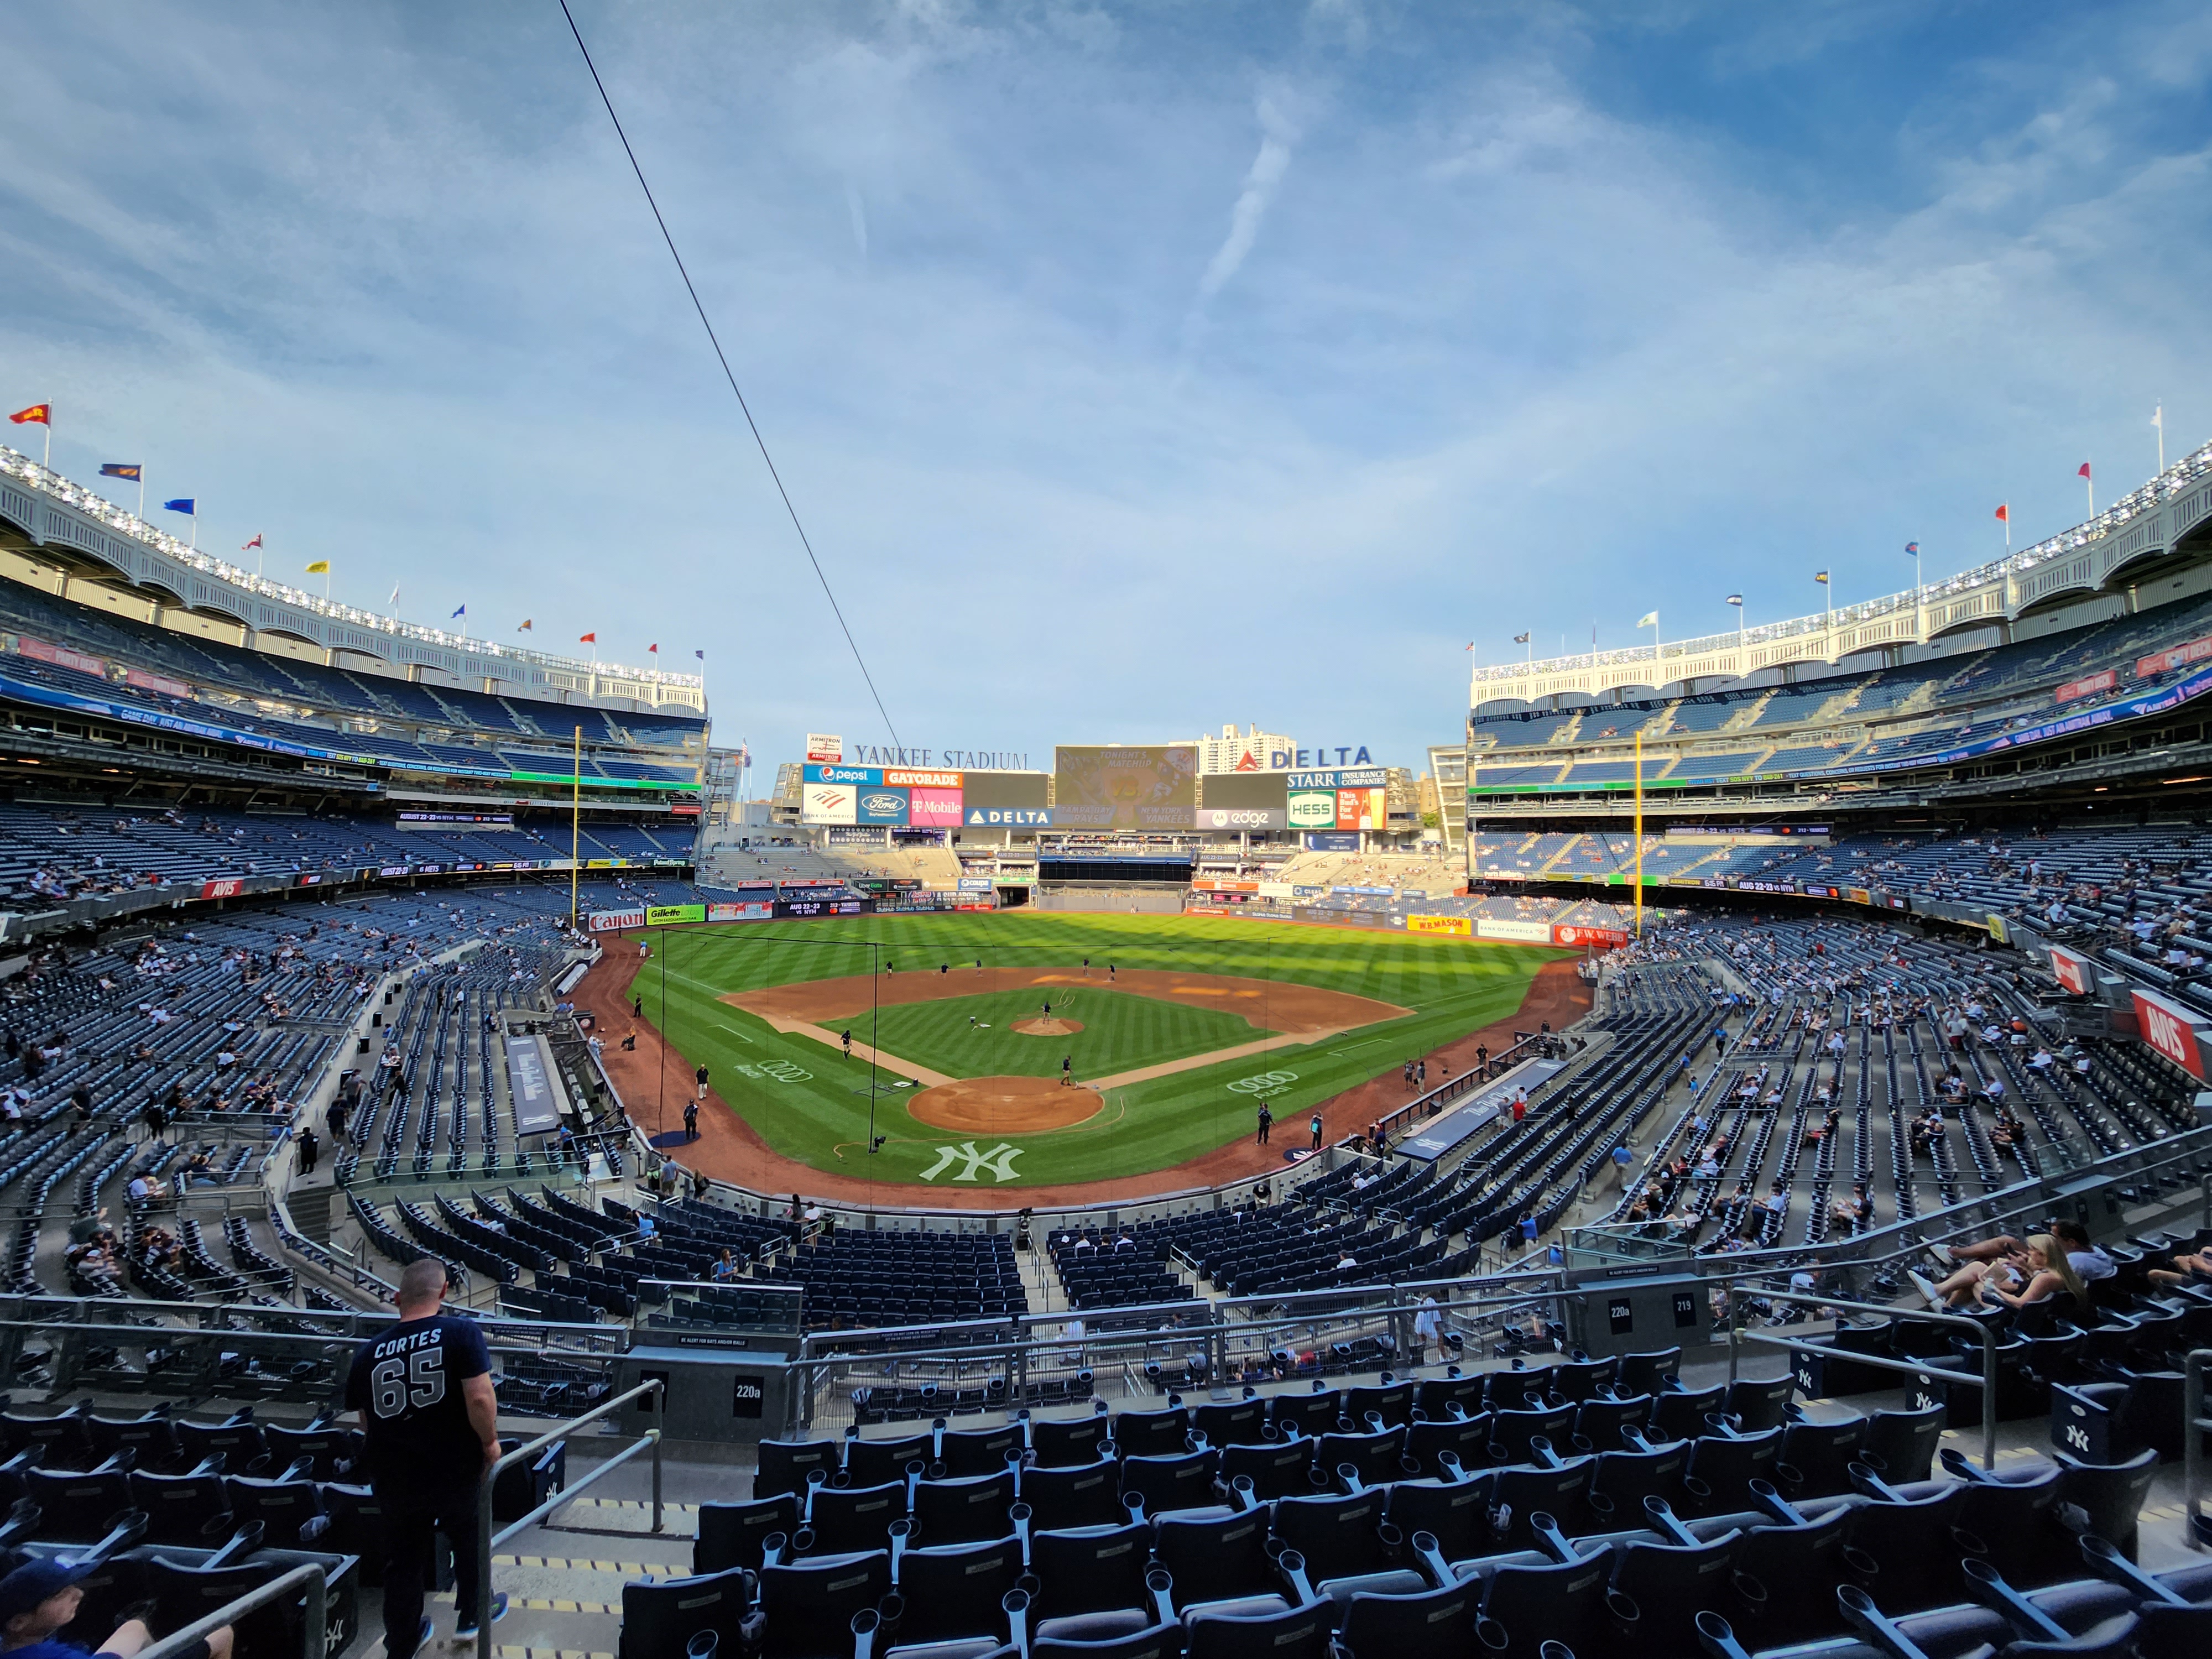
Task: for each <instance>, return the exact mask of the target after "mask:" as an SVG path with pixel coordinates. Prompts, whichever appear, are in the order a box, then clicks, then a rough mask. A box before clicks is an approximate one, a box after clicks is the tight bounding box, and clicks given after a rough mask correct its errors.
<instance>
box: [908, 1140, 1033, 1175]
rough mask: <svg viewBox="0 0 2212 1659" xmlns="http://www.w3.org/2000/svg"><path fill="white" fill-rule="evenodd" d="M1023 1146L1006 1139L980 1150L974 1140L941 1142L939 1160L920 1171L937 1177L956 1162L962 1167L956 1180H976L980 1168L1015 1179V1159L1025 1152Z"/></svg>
mask: <svg viewBox="0 0 2212 1659" xmlns="http://www.w3.org/2000/svg"><path fill="white" fill-rule="evenodd" d="M1023 1150H1024V1149H1023V1148H1021V1147H1019V1146H1010V1145H1009V1144H1007V1143H1006V1141H1003V1140H1002V1141H1000V1143H999V1144H998V1145H997V1146H994V1147H992V1148H991V1150H990V1151H988V1152H977V1151H976V1150H975V1142H974V1141H972V1140H963V1141H962V1142H961V1143H960V1144H959V1145H958V1146H939V1148H938V1149H937V1162H936V1163H934V1164H931V1165H930V1166H929V1167H928V1168H927V1170H923V1171H922V1172H921V1178H922V1179H923V1180H924V1181H934V1180H936V1179H937V1177H938V1176H940V1175H943V1174H944V1173H945V1170H949V1169H951V1167H952V1166H953V1165H954V1164H959V1165H960V1166H961V1169H960V1173H959V1174H958V1175H957V1176H953V1177H952V1178H953V1179H954V1180H955V1181H973V1180H975V1177H976V1175H977V1172H978V1171H980V1170H989V1171H990V1172H991V1174H992V1176H993V1177H994V1179H996V1180H999V1181H1012V1180H1013V1179H1015V1175H1014V1160H1015V1159H1016V1158H1019V1157H1020V1156H1021V1155H1022V1152H1023Z"/></svg>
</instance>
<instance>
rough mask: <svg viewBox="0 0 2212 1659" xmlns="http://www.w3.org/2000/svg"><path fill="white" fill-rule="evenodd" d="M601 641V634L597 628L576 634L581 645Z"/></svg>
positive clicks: (595, 643)
mask: <svg viewBox="0 0 2212 1659" xmlns="http://www.w3.org/2000/svg"><path fill="white" fill-rule="evenodd" d="M576 643H577V644H579V645H597V644H598V643H599V632H598V630H597V629H594V630H593V631H592V632H591V633H589V634H579V635H576Z"/></svg>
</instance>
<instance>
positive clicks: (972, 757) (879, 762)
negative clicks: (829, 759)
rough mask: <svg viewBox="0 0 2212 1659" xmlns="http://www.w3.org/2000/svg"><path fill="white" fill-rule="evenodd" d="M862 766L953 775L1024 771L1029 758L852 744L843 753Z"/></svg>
mask: <svg viewBox="0 0 2212 1659" xmlns="http://www.w3.org/2000/svg"><path fill="white" fill-rule="evenodd" d="M845 758H846V759H847V760H848V761H857V762H858V763H860V764H861V765H862V766H941V767H944V768H945V769H947V770H950V771H954V772H1026V771H1028V770H1029V769H1030V757H1028V756H1027V755H1025V754H1018V753H1016V752H1015V751H1014V750H1011V749H900V748H896V747H893V746H892V745H890V744H872V743H856V744H853V745H852V746H851V747H850V748H849V749H848V750H847V751H846V753H845Z"/></svg>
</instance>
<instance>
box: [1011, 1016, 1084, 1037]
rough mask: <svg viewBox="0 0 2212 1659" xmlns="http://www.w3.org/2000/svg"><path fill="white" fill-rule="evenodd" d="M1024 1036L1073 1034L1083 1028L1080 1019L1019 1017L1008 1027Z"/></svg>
mask: <svg viewBox="0 0 2212 1659" xmlns="http://www.w3.org/2000/svg"><path fill="white" fill-rule="evenodd" d="M1007 1029H1008V1030H1014V1031H1019V1032H1020V1033H1021V1034H1022V1035H1023V1036H1074V1035H1075V1034H1076V1033H1077V1032H1078V1031H1079V1030H1082V1029H1083V1022H1082V1021H1081V1020H1079V1019H1059V1018H1054V1019H1018V1020H1016V1021H1015V1022H1014V1023H1013V1024H1012V1025H1011V1026H1009V1027H1008V1028H1007Z"/></svg>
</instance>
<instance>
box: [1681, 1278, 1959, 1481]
mask: <svg viewBox="0 0 2212 1659" xmlns="http://www.w3.org/2000/svg"><path fill="white" fill-rule="evenodd" d="M1724 1288H1725V1289H1726V1291H1727V1292H1728V1298H1729V1301H1728V1314H1729V1382H1730V1383H1734V1382H1735V1375H1736V1360H1737V1357H1738V1354H1739V1352H1740V1346H1739V1345H1740V1344H1741V1342H1742V1341H1743V1340H1745V1339H1747V1338H1748V1339H1749V1340H1752V1341H1753V1342H1760V1343H1764V1344H1765V1345H1766V1346H1769V1347H1773V1348H1783V1349H1786V1350H1788V1351H1789V1352H1792V1353H1817V1354H1823V1355H1826V1357H1827V1358H1831V1359H1836V1358H1844V1359H1848V1360H1850V1362H1851V1364H1854V1365H1867V1366H1871V1367H1872V1368H1873V1369H1875V1370H1885V1371H1904V1372H1906V1373H1908V1374H1910V1375H1911V1376H1938V1377H1941V1378H1942V1379H1943V1380H1944V1381H1945V1382H1947V1383H1967V1384H1969V1385H1972V1384H1974V1383H1977V1382H1978V1383H1979V1384H1980V1387H1981V1390H1982V1467H1983V1468H1985V1469H1993V1468H1996V1466H1997V1331H1996V1326H1995V1325H1994V1324H1992V1323H1991V1322H1989V1321H1987V1320H1983V1319H1969V1318H1967V1317H1966V1315H1964V1314H1946V1313H1936V1312H1933V1311H1931V1310H1928V1309H1925V1308H1895V1307H1892V1306H1890V1305H1889V1304H1887V1303H1883V1302H1845V1301H1843V1300H1841V1299H1840V1298H1838V1297H1832V1296H1822V1295H1820V1293H1819V1292H1817V1291H1769V1290H1756V1291H1750V1292H1748V1293H1749V1294H1752V1295H1756V1296H1758V1297H1759V1298H1760V1299H1761V1300H1764V1301H1768V1302H1794V1303H1796V1304H1800V1305H1801V1306H1806V1307H1814V1308H1842V1309H1844V1310H1849V1311H1850V1312H1852V1313H1874V1314H1881V1315H1883V1316H1886V1317H1888V1318H1891V1319H1912V1320H1918V1321H1919V1322H1922V1323H1923V1324H1928V1325H1963V1326H1965V1327H1966V1328H1967V1329H1969V1330H1971V1331H1972V1332H1973V1333H1974V1334H1976V1336H1978V1338H1979V1339H1980V1340H1981V1344H1982V1374H1981V1376H1980V1377H1978V1378H1976V1377H1973V1376H1968V1375H1967V1374H1966V1372H1964V1371H1952V1370H1944V1369H1943V1368H1942V1366H1940V1365H1920V1364H1913V1363H1912V1362H1911V1361H1910V1360H1905V1359H1888V1358H1883V1357H1881V1355H1879V1354H1862V1353H1850V1352H1846V1351H1844V1350H1840V1349H1837V1348H1832V1347H1827V1346H1823V1345H1822V1344H1820V1343H1818V1342H1807V1341H1803V1340H1800V1339H1798V1338H1796V1337H1789V1336H1770V1335H1768V1334H1766V1333H1765V1331H1748V1330H1746V1329H1745V1328H1743V1327H1742V1326H1741V1325H1740V1324H1738V1323H1737V1322H1736V1317H1735V1304H1736V1297H1737V1295H1738V1293H1739V1291H1740V1290H1741V1286H1740V1285H1739V1284H1738V1282H1736V1281H1735V1280H1730V1281H1729V1283H1728V1284H1727V1285H1726V1286H1725V1287H1724Z"/></svg>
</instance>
